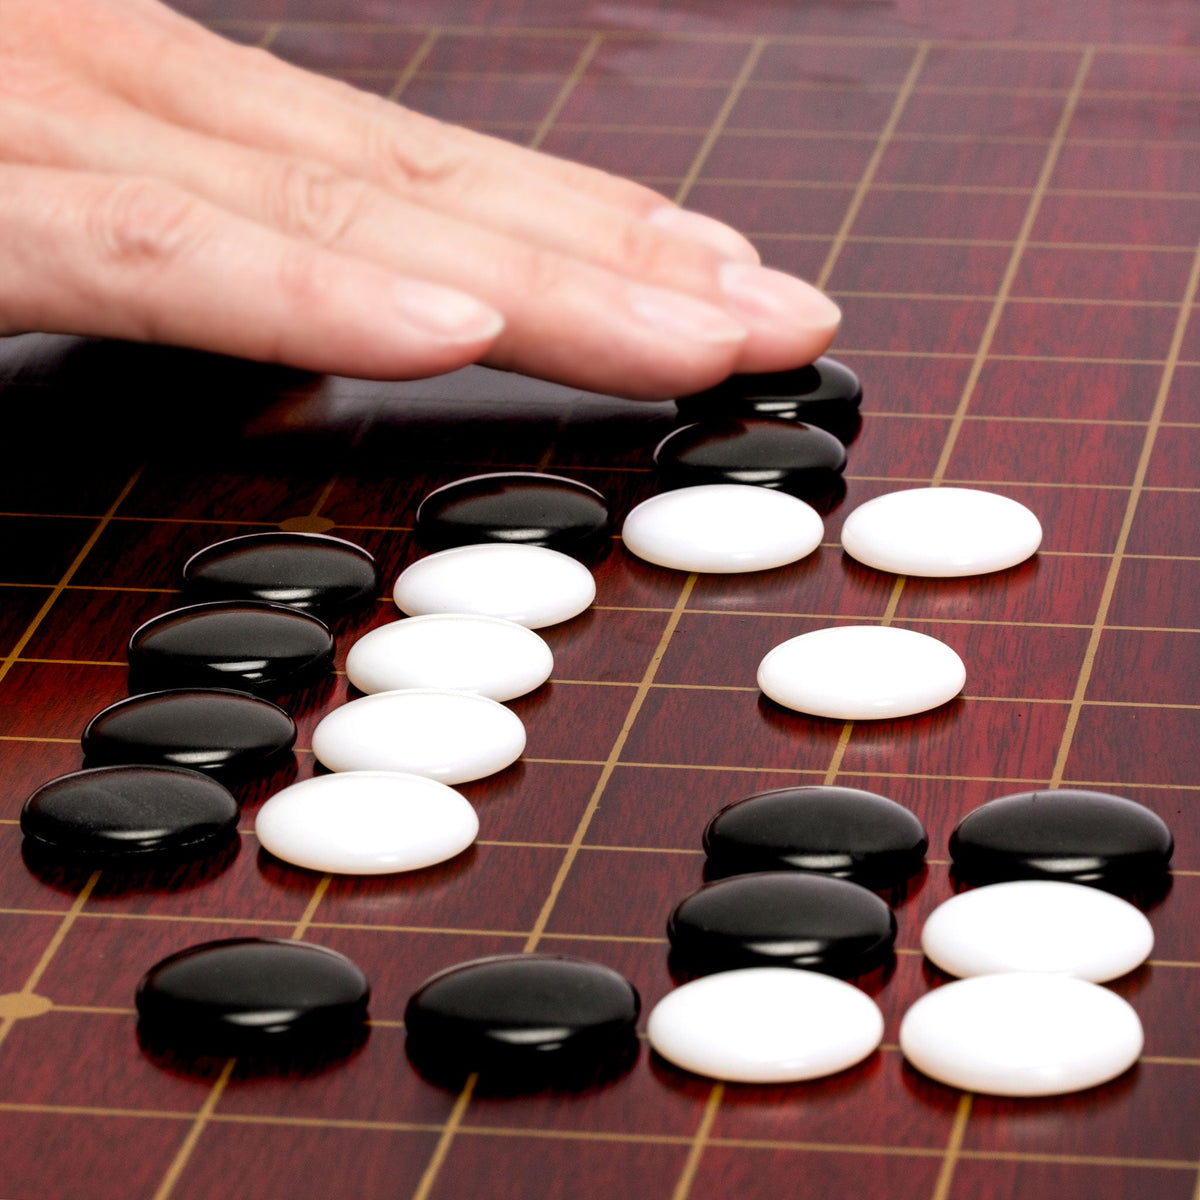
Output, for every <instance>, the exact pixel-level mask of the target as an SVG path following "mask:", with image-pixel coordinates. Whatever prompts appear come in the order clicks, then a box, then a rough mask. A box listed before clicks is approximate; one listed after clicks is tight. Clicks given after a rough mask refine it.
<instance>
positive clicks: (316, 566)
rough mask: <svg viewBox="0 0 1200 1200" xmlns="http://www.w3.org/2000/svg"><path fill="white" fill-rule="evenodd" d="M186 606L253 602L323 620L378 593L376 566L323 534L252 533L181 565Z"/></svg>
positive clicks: (366, 556)
mask: <svg viewBox="0 0 1200 1200" xmlns="http://www.w3.org/2000/svg"><path fill="white" fill-rule="evenodd" d="M183 589H184V595H185V596H186V598H187V599H188V600H189V601H192V602H196V603H199V602H203V601H210V600H256V601H259V602H261V603H264V604H284V605H286V606H287V607H288V608H297V609H300V610H301V611H304V612H317V613H321V614H323V615H324V616H332V615H334V614H336V613H341V612H346V611H348V610H349V609H352V608H354V607H356V606H357V605H359V604H362V603H364V602H366V601H368V600H370V599H372V598H373V597H374V596H375V595H376V594H377V593H378V591H379V570H378V568H377V567H376V565H375V560H374V559H373V558H372V557H371V556H370V555H369V554H368V553H367V552H366V551H365V550H364V549H362V547H361V546H356V545H354V544H353V543H352V542H346V541H343V540H342V539H341V538H335V537H329V536H328V535H327V534H323V533H285V532H283V531H282V530H280V531H277V532H274V533H250V534H247V535H246V536H245V537H235V538H229V539H228V540H227V541H224V542H217V543H215V544H214V545H212V546H206V547H205V548H204V549H203V550H201V551H199V552H198V553H197V554H193V555H192V557H191V558H189V559H188V560H187V562H186V563H184V565H183Z"/></svg>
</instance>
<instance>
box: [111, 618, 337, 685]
mask: <svg viewBox="0 0 1200 1200" xmlns="http://www.w3.org/2000/svg"><path fill="white" fill-rule="evenodd" d="M126 653H127V656H128V658H129V667H130V679H131V682H132V684H133V687H134V689H135V690H138V691H145V690H149V689H152V688H170V687H226V688H239V689H246V690H249V691H270V690H275V689H282V688H286V687H290V686H292V685H293V684H296V683H300V682H302V681H304V680H306V679H308V678H310V677H311V676H314V675H317V674H319V673H321V672H323V671H326V670H328V669H329V667H330V665H331V664H332V662H333V635H332V634H331V633H330V632H329V627H328V626H327V625H325V624H324V623H323V622H322V621H319V620H317V618H316V617H313V616H309V615H308V614H307V613H302V612H297V611H296V610H295V609H292V608H285V607H283V606H282V605H278V604H254V603H249V602H242V601H228V602H214V603H209V604H193V605H190V606H188V607H187V608H177V609H174V610H173V611H171V612H167V613H163V614H161V615H160V616H157V617H154V618H152V619H151V620H149V621H147V622H146V623H145V624H144V625H142V626H141V627H140V628H139V629H137V630H135V631H134V633H133V636H132V637H131V638H130V639H129V645H128V647H127V650H126Z"/></svg>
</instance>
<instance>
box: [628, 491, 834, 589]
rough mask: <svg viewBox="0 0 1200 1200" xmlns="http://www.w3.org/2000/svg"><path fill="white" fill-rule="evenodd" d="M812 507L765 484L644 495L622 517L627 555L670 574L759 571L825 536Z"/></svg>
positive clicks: (793, 557) (778, 564)
mask: <svg viewBox="0 0 1200 1200" xmlns="http://www.w3.org/2000/svg"><path fill="white" fill-rule="evenodd" d="M824 533H825V526H824V524H823V523H822V521H821V518H820V516H819V515H818V514H817V511H816V509H814V508H812V507H811V506H810V505H808V504H805V503H804V501H803V500H797V499H796V497H795V496H789V495H788V494H787V493H786V492H778V491H774V490H772V489H769V488H760V487H749V486H747V485H745V484H740V483H709V484H704V485H703V486H701V487H687V488H679V489H678V490H677V491H673V492H663V493H661V494H660V495H658V496H651V497H650V499H649V500H643V501H642V503H641V504H639V505H637V507H636V508H634V509H633V510H632V511H631V512H630V514H629V516H627V517H626V518H625V524H624V526H623V528H622V529H621V538H622V540H623V541H624V543H625V548H626V549H627V550H628V551H629V552H630V554H636V555H637V557H638V558H641V559H645V561H646V562H650V563H655V564H656V565H657V566H660V567H671V568H673V569H674V570H676V571H708V572H713V573H723V574H729V573H732V572H735V571H765V570H767V569H768V568H770V567H782V566H783V565H784V564H785V563H790V562H795V561H796V560H797V559H800V558H804V557H805V556H806V555H808V554H811V553H812V552H813V551H814V550H815V549H816V548H817V547H818V546H819V545H820V544H821V538H822V537H823V536H824Z"/></svg>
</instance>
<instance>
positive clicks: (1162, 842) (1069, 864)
mask: <svg viewBox="0 0 1200 1200" xmlns="http://www.w3.org/2000/svg"><path fill="white" fill-rule="evenodd" d="M1174 848H1175V844H1174V840H1173V838H1172V836H1171V831H1170V830H1169V829H1168V828H1167V826H1166V824H1165V823H1164V822H1163V820H1162V819H1161V818H1160V817H1159V816H1158V815H1157V814H1156V813H1153V812H1151V811H1150V809H1148V808H1144V807H1143V806H1142V805H1140V804H1136V803H1134V801H1132V800H1126V799H1124V798H1123V797H1121V796H1111V795H1108V794H1107V793H1105V792H1089V791H1076V790H1072V789H1068V788H1062V789H1059V790H1055V791H1044V792H1021V793H1019V794H1017V795H1015V796H1003V797H1001V798H1000V799H998V800H989V801H988V803H987V804H983V805H980V807H979V808H977V809H975V810H974V811H973V812H969V813H968V814H967V815H966V816H965V817H963V819H962V820H961V821H959V823H958V825H957V826H956V827H955V829H954V832H953V833H952V834H951V835H950V856H951V857H952V858H953V859H954V867H955V870H956V871H957V873H958V874H959V875H961V876H962V877H963V878H964V879H967V880H971V881H977V882H986V881H993V880H1004V879H1060V880H1064V881H1067V882H1070V883H1092V884H1099V885H1105V884H1110V883H1111V884H1121V883H1127V882H1136V881H1138V880H1139V879H1145V878H1148V877H1151V876H1155V875H1161V874H1162V873H1163V872H1164V871H1165V870H1166V869H1167V864H1168V863H1169V862H1170V860H1171V854H1172V852H1173V850H1174Z"/></svg>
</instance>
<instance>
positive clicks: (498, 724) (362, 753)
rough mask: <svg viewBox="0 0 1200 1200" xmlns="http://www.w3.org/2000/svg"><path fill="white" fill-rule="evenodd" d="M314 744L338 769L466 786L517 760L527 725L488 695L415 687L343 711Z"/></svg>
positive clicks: (317, 733)
mask: <svg viewBox="0 0 1200 1200" xmlns="http://www.w3.org/2000/svg"><path fill="white" fill-rule="evenodd" d="M312 749H313V753H314V754H315V755H316V756H317V759H318V761H319V762H322V763H324V764H325V766H327V767H328V768H329V769H330V770H331V771H407V772H411V773H412V774H413V775H425V776H427V777H428V778H430V779H437V780H439V781H440V782H442V783H466V782H467V780H469V779H482V778H483V777H484V776H485V775H491V774H493V773H494V772H496V771H502V770H503V769H504V768H505V767H507V766H509V765H510V764H511V763H514V762H516V760H517V759H518V758H520V756H521V751H522V750H524V749H525V726H524V725H523V724H522V723H521V719H520V717H518V716H517V715H516V713H514V712H510V711H509V710H508V709H507V708H505V707H504V705H503V704H497V703H496V701H495V700H489V699H488V698H487V697H486V696H479V695H476V694H474V693H473V692H449V691H439V690H435V689H433V688H410V689H405V690H403V691H397V692H377V693H376V694H375V695H374V696H364V697H363V698H362V699H361V700H351V701H350V703H349V704H343V705H342V707H341V708H335V709H334V710H333V712H331V713H329V714H328V716H326V717H325V718H324V719H323V720H322V721H321V722H320V724H319V725H318V726H317V727H316V729H314V730H313V735H312Z"/></svg>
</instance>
